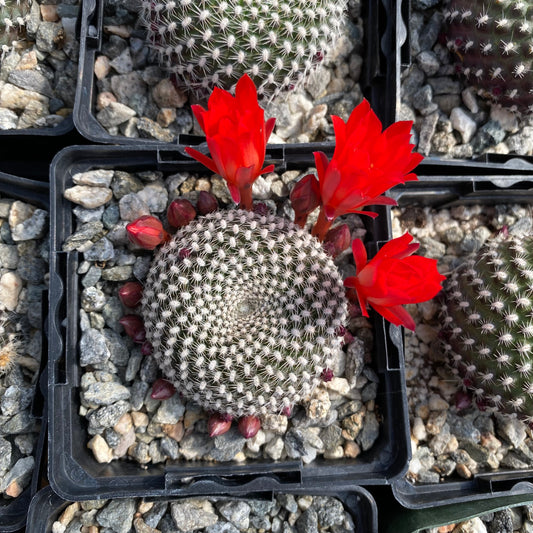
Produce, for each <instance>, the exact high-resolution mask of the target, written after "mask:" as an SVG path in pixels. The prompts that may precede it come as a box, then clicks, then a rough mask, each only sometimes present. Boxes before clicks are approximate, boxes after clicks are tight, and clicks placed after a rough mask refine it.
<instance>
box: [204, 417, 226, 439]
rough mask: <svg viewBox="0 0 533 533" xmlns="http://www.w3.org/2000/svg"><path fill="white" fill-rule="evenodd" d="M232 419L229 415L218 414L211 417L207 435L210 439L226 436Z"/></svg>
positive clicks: (208, 422)
mask: <svg viewBox="0 0 533 533" xmlns="http://www.w3.org/2000/svg"><path fill="white" fill-rule="evenodd" d="M231 420H232V417H231V416H229V415H221V414H219V413H216V414H214V415H211V416H210V417H209V420H208V421H207V433H208V434H209V436H210V437H218V436H219V435H224V433H226V432H227V431H229V428H230V427H231Z"/></svg>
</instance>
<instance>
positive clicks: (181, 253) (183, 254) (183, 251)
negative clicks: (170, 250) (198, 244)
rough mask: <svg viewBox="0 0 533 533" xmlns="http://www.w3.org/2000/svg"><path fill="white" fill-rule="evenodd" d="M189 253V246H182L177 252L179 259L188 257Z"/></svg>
mask: <svg viewBox="0 0 533 533" xmlns="http://www.w3.org/2000/svg"><path fill="white" fill-rule="evenodd" d="M190 255H191V250H190V249H189V248H182V249H181V250H180V251H179V252H178V257H179V258H180V259H185V258H187V257H189V256H190Z"/></svg>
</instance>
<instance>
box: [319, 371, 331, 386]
mask: <svg viewBox="0 0 533 533" xmlns="http://www.w3.org/2000/svg"><path fill="white" fill-rule="evenodd" d="M320 379H321V380H322V381H323V382H324V383H327V382H328V381H331V380H332V379H333V370H331V368H324V370H322V374H320Z"/></svg>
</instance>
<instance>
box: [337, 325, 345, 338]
mask: <svg viewBox="0 0 533 533" xmlns="http://www.w3.org/2000/svg"><path fill="white" fill-rule="evenodd" d="M335 335H337V337H344V335H346V328H345V327H344V326H339V327H338V328H337V329H336V330H335Z"/></svg>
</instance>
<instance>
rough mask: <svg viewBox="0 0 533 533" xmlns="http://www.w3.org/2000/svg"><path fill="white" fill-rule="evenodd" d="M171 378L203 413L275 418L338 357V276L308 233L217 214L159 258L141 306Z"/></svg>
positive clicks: (342, 307)
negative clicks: (273, 414) (199, 406)
mask: <svg viewBox="0 0 533 533" xmlns="http://www.w3.org/2000/svg"><path fill="white" fill-rule="evenodd" d="M142 312H143V318H144V324H145V327H146V338H147V340H148V341H149V342H150V343H151V344H152V347H153V355H154V356H155V357H156V358H157V360H158V362H159V365H160V367H161V368H162V370H163V372H164V374H165V377H166V378H167V379H169V380H170V381H172V382H173V384H174V385H175V387H176V389H177V390H178V391H180V392H181V393H182V394H183V395H184V396H186V397H188V398H190V399H192V400H193V401H195V402H196V403H198V404H200V405H201V406H202V407H204V409H206V410H207V411H213V412H217V413H225V414H227V415H230V416H234V417H242V416H248V415H264V414H266V413H275V414H279V413H281V412H283V411H284V410H286V409H287V408H289V409H290V407H291V406H292V405H294V404H295V403H298V402H300V401H301V400H303V399H304V398H305V397H307V396H308V395H309V394H310V393H311V392H312V390H313V388H314V387H315V386H316V385H317V384H318V383H319V382H320V378H321V374H322V373H323V372H324V371H327V369H328V367H330V366H331V365H332V362H333V360H334V358H335V357H336V355H337V353H338V351H339V350H340V349H341V341H342V337H341V336H340V333H341V331H342V329H343V328H341V326H343V323H344V320H345V318H346V313H347V303H346V300H345V296H344V288H343V282H342V277H341V275H340V274H339V272H338V270H337V268H336V266H335V265H334V263H333V262H332V260H331V258H330V257H329V256H328V255H327V254H326V253H325V252H324V249H323V247H322V245H321V243H320V242H319V241H318V240H317V239H316V238H314V237H312V236H311V235H310V234H309V232H307V231H306V230H304V229H302V228H300V227H298V226H296V225H295V224H293V223H292V222H290V221H288V220H286V219H284V218H279V217H276V216H274V215H260V214H258V213H254V212H252V211H244V210H235V211H216V212H214V213H210V214H208V215H206V216H203V217H199V218H198V219H196V220H194V221H192V222H191V223H190V224H188V225H187V226H184V227H182V228H180V229H179V230H178V231H177V233H176V234H175V235H174V236H172V237H171V238H170V240H169V241H168V242H167V243H166V244H164V245H163V246H162V248H161V249H160V250H159V251H158V253H157V255H156V256H155V258H154V260H153V262H152V266H151V269H150V272H149V274H148V277H147V280H146V284H145V288H144V292H143V300H142Z"/></svg>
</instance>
